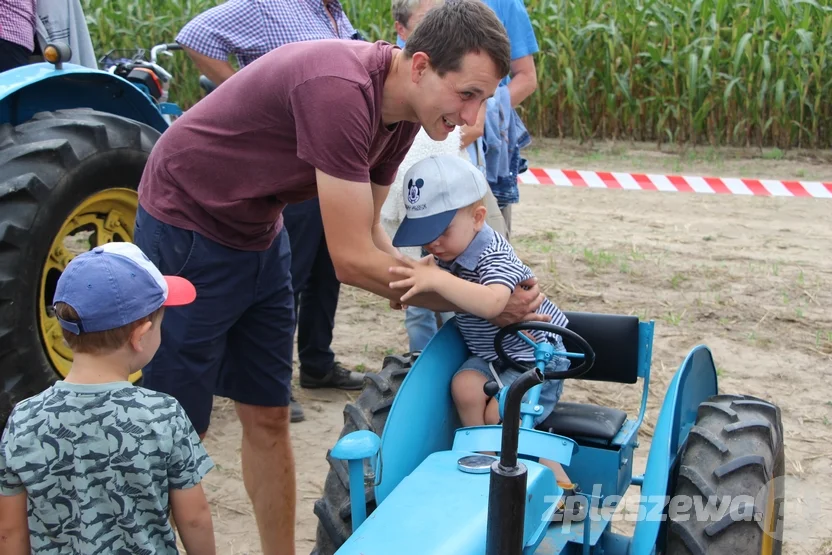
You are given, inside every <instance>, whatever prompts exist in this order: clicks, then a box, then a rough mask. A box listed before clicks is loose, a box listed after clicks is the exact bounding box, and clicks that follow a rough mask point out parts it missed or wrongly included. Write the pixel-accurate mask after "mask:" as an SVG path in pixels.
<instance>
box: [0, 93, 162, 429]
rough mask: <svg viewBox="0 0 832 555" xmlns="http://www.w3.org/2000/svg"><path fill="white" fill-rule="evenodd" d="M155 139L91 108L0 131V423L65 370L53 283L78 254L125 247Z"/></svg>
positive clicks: (45, 115)
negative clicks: (113, 244) (103, 246)
mask: <svg viewBox="0 0 832 555" xmlns="http://www.w3.org/2000/svg"><path fill="white" fill-rule="evenodd" d="M158 138H159V132H158V131H156V130H155V129H153V128H151V127H149V126H147V125H144V124H141V123H138V122H136V121H133V120H130V119H126V118H123V117H119V116H116V115H112V114H107V113H102V112H96V111H94V110H90V109H74V110H61V111H56V112H42V113H39V114H36V115H35V116H34V117H33V118H32V119H31V120H29V121H27V122H26V123H23V124H21V125H18V126H16V127H14V126H12V125H8V124H7V125H2V126H0V386H2V387H0V423H5V421H6V418H7V417H8V415H9V413H10V411H11V408H12V406H14V404H15V403H17V402H18V401H20V400H22V399H24V398H26V397H29V396H31V395H34V394H37V393H39V392H40V391H42V390H44V389H45V388H46V387H48V386H49V385H50V384H51V383H53V382H54V381H55V380H56V379H57V378H59V377H62V376H66V374H67V372H68V371H69V367H70V365H71V363H72V356H71V352H70V351H69V350H68V349H67V348H66V346H65V345H64V343H63V338H62V335H61V328H60V326H59V325H58V323H57V320H56V319H55V317H54V314H53V313H52V309H51V305H52V297H53V295H54V293H55V286H56V284H57V280H58V277H59V276H60V275H61V272H62V271H63V269H64V268H65V267H66V265H67V264H68V263H69V261H70V260H72V258H73V257H74V256H75V255H76V254H79V253H80V252H83V251H85V250H88V249H90V248H92V247H94V246H96V245H99V244H103V243H108V242H111V241H132V238H133V224H134V222H135V218H136V208H137V206H138V196H137V192H136V190H137V188H138V184H139V180H140V179H141V175H142V171H143V170H144V166H145V162H146V161H147V157H148V155H149V154H150V150H151V148H152V147H153V145H154V144H155V143H156V141H157V139H158ZM139 378H140V372H137V373H136V374H134V375H133V376H131V381H134V382H136V381H138V380H139Z"/></svg>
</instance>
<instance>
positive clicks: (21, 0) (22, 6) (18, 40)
mask: <svg viewBox="0 0 832 555" xmlns="http://www.w3.org/2000/svg"><path fill="white" fill-rule="evenodd" d="M0 39H3V40H7V41H9V42H13V43H15V44H19V45H20V46H22V47H24V48H26V49H27V50H29V52H32V51H33V50H34V49H35V0H0Z"/></svg>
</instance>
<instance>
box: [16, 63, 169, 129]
mask: <svg viewBox="0 0 832 555" xmlns="http://www.w3.org/2000/svg"><path fill="white" fill-rule="evenodd" d="M71 108H89V109H92V110H97V111H100V112H107V113H110V114H115V115H119V116H123V117H126V118H128V119H131V120H134V121H139V122H142V123H145V124H147V125H149V126H151V127H153V128H154V129H156V130H157V131H159V132H160V133H163V132H164V131H165V130H166V129H167V128H168V124H167V122H166V121H165V119H164V118H163V117H162V114H161V113H160V112H159V109H158V108H157V106H156V105H155V104H154V102H153V100H152V99H151V98H150V97H148V96H147V95H145V94H144V93H142V92H141V91H140V90H139V89H138V88H136V87H135V86H133V84H132V83H130V82H129V81H127V80H126V79H123V78H121V77H119V76H118V75H114V74H112V73H109V72H107V71H103V70H98V69H91V68H88V67H85V66H80V65H76V64H70V63H64V64H63V66H62V67H61V69H57V68H56V67H55V66H54V65H52V64H50V63H46V62H43V63H37V64H29V65H25V66H21V67H16V68H14V69H10V70H8V71H4V72H2V73H0V123H10V124H12V125H20V124H21V123H24V122H26V121H29V120H30V119H32V116H34V115H35V114H36V113H38V112H53V111H56V110H64V109H71Z"/></svg>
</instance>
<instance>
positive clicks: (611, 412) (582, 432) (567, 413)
mask: <svg viewBox="0 0 832 555" xmlns="http://www.w3.org/2000/svg"><path fill="white" fill-rule="evenodd" d="M626 419H627V413H626V412H624V411H623V410H620V409H616V408H610V407H599V406H598V405H583V404H581V403H564V402H559V403H558V404H556V405H555V410H553V411H552V414H550V415H549V417H548V418H547V419H546V420H544V421H543V422H541V423H540V424H538V425H537V426H536V428H537V429H538V430H541V431H543V432H549V433H551V434H558V435H561V436H565V437H568V438H571V439H576V438H587V439H598V440H601V441H606V442H609V441H611V440H612V438H614V437H615V434H617V433H618V431H619V430H620V429H621V426H622V425H623V424H624V421H625V420H626Z"/></svg>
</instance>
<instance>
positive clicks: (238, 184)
mask: <svg viewBox="0 0 832 555" xmlns="http://www.w3.org/2000/svg"><path fill="white" fill-rule="evenodd" d="M394 48H395V47H394V46H393V45H391V44H388V43H386V42H383V41H379V42H375V43H369V42H364V41H357V40H335V39H333V40H317V41H305V42H297V43H290V44H286V45H284V46H281V47H280V48H277V49H275V50H272V51H271V52H269V53H268V54H265V55H264V56H262V57H260V58H258V59H257V60H256V61H255V62H253V63H251V64H250V65H248V66H246V67H245V68H243V69H242V70H240V71H239V72H238V73H236V74H235V75H234V76H232V77H231V79H229V80H228V81H226V82H224V83H223V84H222V85H221V86H220V87H218V88H217V89H216V90H215V91H214V92H212V93H211V94H210V95H208V96H206V97H205V98H204V99H202V100H200V101H199V102H198V103H197V104H196V105H195V106H194V107H193V108H191V109H190V110H188V111H187V112H186V113H185V115H184V116H182V117H181V118H179V119H178V120H177V121H175V122H174V123H173V125H172V126H171V127H170V128H169V129H168V130H167V131H165V132H164V133H163V134H162V136H161V138H160V139H159V141H158V142H157V144H156V145H155V147H154V148H153V151H152V153H151V154H150V158H149V160H148V162H147V166H146V168H145V171H144V174H143V176H142V180H141V184H140V185H139V202H140V203H141V205H142V207H144V209H145V210H147V211H148V212H149V213H150V214H151V215H152V216H153V217H155V218H157V219H159V220H161V221H163V222H166V223H169V224H171V225H175V226H177V227H181V228H185V229H189V230H193V231H197V232H199V233H201V234H203V235H205V236H206V237H208V238H210V239H212V240H214V241H216V242H218V243H221V244H223V245H226V246H228V247H232V248H237V249H242V250H263V249H266V248H268V247H269V245H271V243H272V241H273V239H274V237H275V235H277V233H278V231H280V228H281V227H282V221H283V219H282V216H281V212H282V210H283V207H284V206H285V205H286V204H287V203H296V202H300V201H303V200H307V199H310V198H313V197H315V196H316V195H317V187H316V183H315V168H318V169H320V170H321V171H323V172H325V173H328V174H330V175H333V176H335V177H338V178H341V179H346V180H349V181H363V182H373V183H376V184H378V185H390V183H392V182H393V179H394V178H395V176H396V171H397V170H398V167H399V164H400V163H401V161H402V159H403V158H404V156H405V154H406V153H407V150H408V149H409V148H410V145H411V144H412V142H413V139H414V137H415V136H416V133H417V132H418V130H419V124H418V123H410V122H398V123H397V124H394V125H392V126H390V127H385V126H384V125H383V124H382V122H381V97H382V90H383V88H384V79H385V77H386V76H387V72H388V70H389V68H390V62H391V60H392V54H393V50H394ZM344 209H345V210H349V207H348V206H345V207H344Z"/></svg>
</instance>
